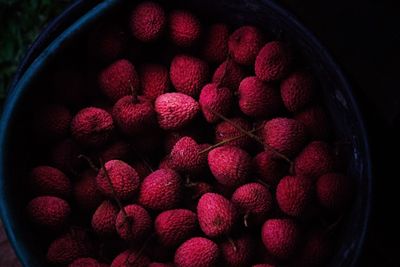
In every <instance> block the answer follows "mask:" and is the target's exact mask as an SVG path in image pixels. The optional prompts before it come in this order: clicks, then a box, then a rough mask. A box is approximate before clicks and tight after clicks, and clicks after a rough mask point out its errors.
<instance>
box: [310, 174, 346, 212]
mask: <svg viewBox="0 0 400 267" xmlns="http://www.w3.org/2000/svg"><path fill="white" fill-rule="evenodd" d="M352 187H353V186H352V180H351V178H350V177H347V176H345V175H342V174H339V173H327V174H324V175H322V176H320V177H319V178H318V179H317V184H316V191H317V199H318V202H319V204H320V205H321V206H322V207H324V208H326V209H328V210H331V211H334V212H339V211H343V210H344V209H345V208H346V206H347V205H349V204H350V203H351V201H350V200H351V193H352V189H353V188H352Z"/></svg>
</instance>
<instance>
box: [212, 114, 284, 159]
mask: <svg viewBox="0 0 400 267" xmlns="http://www.w3.org/2000/svg"><path fill="white" fill-rule="evenodd" d="M204 107H205V108H206V109H208V110H209V111H210V112H211V113H214V114H215V115H217V116H218V117H220V118H221V119H222V120H224V121H226V122H228V123H230V124H231V125H232V126H233V127H235V128H236V129H238V130H239V131H241V132H242V133H244V134H246V135H248V136H250V137H251V138H253V139H254V140H256V141H257V142H259V143H260V144H262V145H263V146H264V149H265V148H267V149H269V150H271V151H272V153H274V154H275V155H277V156H279V157H281V158H282V159H284V160H286V161H287V162H289V163H290V164H292V161H291V160H290V159H289V158H288V157H287V156H285V155H283V154H282V153H280V152H279V151H277V150H276V149H274V148H273V147H271V146H269V145H267V144H264V142H263V141H262V140H260V138H259V137H258V136H256V135H254V134H252V133H251V132H249V131H246V130H245V129H243V128H242V127H240V126H239V125H237V124H236V123H234V122H233V121H232V120H230V119H228V118H227V117H225V116H224V115H222V114H221V113H219V112H217V111H215V110H212V109H211V108H209V107H207V106H204Z"/></svg>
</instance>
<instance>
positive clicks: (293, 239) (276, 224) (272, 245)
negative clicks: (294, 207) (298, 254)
mask: <svg viewBox="0 0 400 267" xmlns="http://www.w3.org/2000/svg"><path fill="white" fill-rule="evenodd" d="M261 238H262V241H263V243H264V246H265V248H266V249H267V251H268V252H269V253H270V254H271V255H273V256H275V257H277V258H279V259H282V260H286V259H288V258H289V257H291V256H292V255H293V253H294V252H295V250H296V248H297V245H298V241H299V238H300V230H299V229H298V226H297V225H296V224H295V223H294V222H293V221H292V220H290V219H269V220H267V221H266V222H265V223H264V225H263V227H262V230H261Z"/></svg>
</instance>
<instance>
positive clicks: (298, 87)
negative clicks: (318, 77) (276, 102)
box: [281, 71, 315, 112]
mask: <svg viewBox="0 0 400 267" xmlns="http://www.w3.org/2000/svg"><path fill="white" fill-rule="evenodd" d="M314 87H315V85H314V80H313V77H312V76H311V75H310V74H309V73H307V72H304V71H297V72H293V73H292V74H290V75H289V76H288V77H286V78H285V79H284V80H283V81H282V82H281V96H282V100H283V104H284V105H285V107H286V109H287V110H289V111H290V112H296V111H299V110H300V109H302V108H304V107H305V106H306V105H307V104H309V103H310V102H311V101H312V100H313V97H314V92H315V88H314Z"/></svg>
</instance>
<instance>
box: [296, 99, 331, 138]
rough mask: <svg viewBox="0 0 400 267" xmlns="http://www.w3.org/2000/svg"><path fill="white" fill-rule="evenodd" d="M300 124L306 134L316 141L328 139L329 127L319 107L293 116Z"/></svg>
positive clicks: (307, 109)
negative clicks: (303, 126) (304, 128)
mask: <svg viewBox="0 0 400 267" xmlns="http://www.w3.org/2000/svg"><path fill="white" fill-rule="evenodd" d="M294 119H296V120H298V121H300V122H302V123H303V124H304V125H305V127H306V130H307V132H308V134H309V135H310V136H312V137H313V138H314V139H316V140H325V139H327V138H328V137H329V132H330V127H329V123H328V117H327V115H326V113H325V111H324V109H323V108H322V107H320V106H311V107H308V108H306V109H304V110H303V111H301V112H300V113H297V114H296V115H295V116H294Z"/></svg>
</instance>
